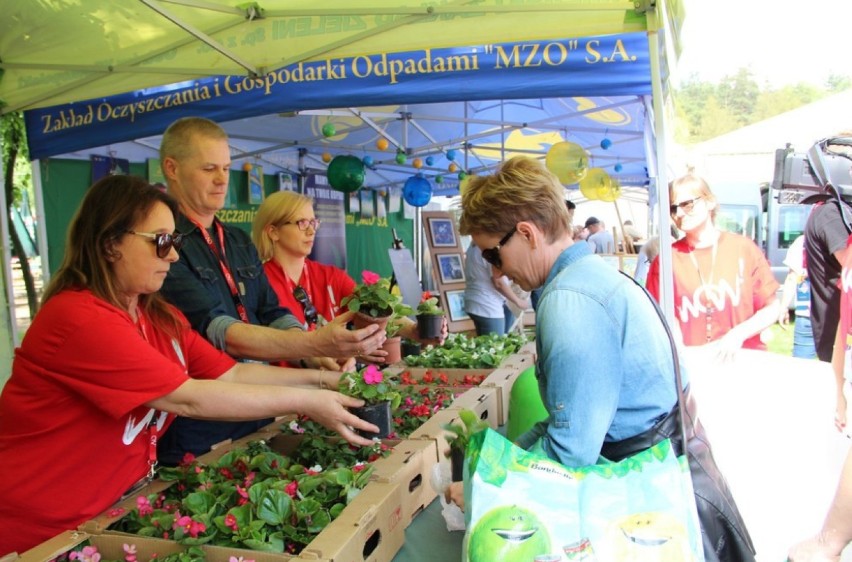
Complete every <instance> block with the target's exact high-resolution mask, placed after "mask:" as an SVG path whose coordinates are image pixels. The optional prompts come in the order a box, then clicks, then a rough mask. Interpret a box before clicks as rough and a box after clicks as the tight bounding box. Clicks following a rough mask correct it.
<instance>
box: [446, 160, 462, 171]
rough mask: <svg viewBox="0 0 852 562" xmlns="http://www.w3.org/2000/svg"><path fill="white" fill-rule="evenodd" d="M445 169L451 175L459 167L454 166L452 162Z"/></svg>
mask: <svg viewBox="0 0 852 562" xmlns="http://www.w3.org/2000/svg"><path fill="white" fill-rule="evenodd" d="M447 169H448V170H449V171H450V173H453V172H455V171H456V170H458V169H459V167H458V166H457V165H456V163H455V162H453V163H451V164H450V165H449V166H447Z"/></svg>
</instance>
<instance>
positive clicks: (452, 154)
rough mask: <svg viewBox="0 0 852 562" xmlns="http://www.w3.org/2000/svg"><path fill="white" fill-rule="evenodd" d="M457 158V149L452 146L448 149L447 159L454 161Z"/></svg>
mask: <svg viewBox="0 0 852 562" xmlns="http://www.w3.org/2000/svg"><path fill="white" fill-rule="evenodd" d="M455 159H456V151H455V150H453V149H452V148H451V149H450V150H448V151H447V160H449V161H450V162H452V161H453V160H455Z"/></svg>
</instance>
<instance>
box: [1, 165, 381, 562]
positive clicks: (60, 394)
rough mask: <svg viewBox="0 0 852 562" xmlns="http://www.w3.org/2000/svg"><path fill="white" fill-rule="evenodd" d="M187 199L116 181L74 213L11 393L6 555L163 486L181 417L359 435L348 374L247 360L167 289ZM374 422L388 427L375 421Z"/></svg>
mask: <svg viewBox="0 0 852 562" xmlns="http://www.w3.org/2000/svg"><path fill="white" fill-rule="evenodd" d="M177 212H178V209H177V204H176V203H175V201H174V200H173V199H172V198H171V197H170V196H168V195H166V194H165V193H163V192H162V191H160V190H158V189H156V188H154V187H152V186H150V185H148V183H147V182H146V181H145V180H144V179H142V178H138V177H134V176H126V175H118V176H107V177H105V178H103V179H101V180H100V181H98V182H96V183H95V184H94V185H93V186H92V187H91V188H90V189H89V190H88V191H87V193H86V195H85V197H84V198H83V201H82V203H81V205H80V208H79V209H78V211H77V213H76V215H75V216H74V218H73V219H72V220H71V223H70V226H69V230H68V237H67V242H66V244H67V247H66V252H65V258H64V260H63V262H62V265H61V266H60V268H59V270H58V271H56V273H55V274H54V276H53V278H52V279H51V282H50V284H49V285H48V287H47V289H46V290H45V293H44V299H43V304H42V307H41V310H39V312H38V314H36V316H35V318H34V319H33V323H32V325H31V326H30V328H29V329H28V330H27V333H26V335H25V336H24V339H23V342H22V343H21V346H20V348H18V349H17V350H16V352H15V358H14V361H13V363H12V375H11V378H10V379H9V381H8V382H7V383H6V385H5V388H4V389H3V392H2V394H0V495H2V498H3V500H2V501H0V521H3V524H2V525H0V556H2V555H5V554H6V553H9V552H12V551H17V552H19V553H21V552H24V551H26V550H28V549H30V548H32V547H35V546H36V545H38V544H39V543H41V542H43V541H45V540H47V539H49V538H51V537H53V536H55V535H57V534H59V533H61V532H62V531H66V530H69V529H76V528H78V526H79V525H81V524H82V523H84V522H85V521H87V520H89V519H91V518H93V517H95V516H96V515H98V514H99V513H101V512H103V511H105V510H107V509H108V508H109V507H110V506H111V505H113V504H114V503H115V502H116V501H118V500H119V499H120V498H121V497H122V495H123V494H125V493H126V492H127V491H128V490H130V489H131V488H134V487H136V485H140V484H144V483H147V482H148V481H150V479H151V477H153V475H154V470H155V468H156V465H157V463H156V459H155V457H154V455H153V453H154V452H155V449H156V442H157V438H158V435H160V434H161V433H162V432H163V431H165V430H166V429H167V428H168V426H169V424H170V423H172V421H173V420H174V419H175V416H193V417H197V418H200V419H227V420H245V419H253V418H256V417H258V416H277V415H284V414H307V415H309V416H310V417H311V418H312V419H314V420H316V421H317V422H319V423H321V424H322V425H324V426H326V427H328V428H330V429H332V430H334V431H337V432H339V433H340V435H341V436H343V437H344V438H346V439H347V440H349V441H350V442H351V443H354V444H360V445H369V444H370V441H369V440H367V439H364V438H362V437H359V436H358V435H356V434H355V433H354V432H353V431H352V429H351V428H352V427H354V428H362V429H365V430H368V431H369V429H368V427H370V426H372V424H368V423H366V422H364V421H362V420H360V419H359V418H357V417H355V416H354V415H352V414H351V413H350V412H349V411H348V410H347V408H348V407H353V406H359V405H362V404H363V402H362V401H361V400H356V399H353V398H350V397H348V396H343V395H342V394H338V393H337V392H332V391H329V390H320V389H319V387H320V386H323V385H332V386H335V387H336V385H337V378H338V376H339V374H338V373H333V372H330V371H327V372H321V371H315V370H298V371H295V370H285V369H280V368H274V367H269V366H264V365H258V364H250V363H237V362H235V361H234V360H233V359H232V358H231V357H229V356H228V355H226V354H225V353H222V352H221V351H219V350H217V349H215V348H214V347H213V346H212V345H210V344H209V343H208V342H207V341H206V340H205V339H204V338H202V337H201V336H199V334H198V333H197V332H195V331H193V330H192V329H191V328H190V327H189V325H188V323H187V321H186V319H185V318H184V316H183V315H182V314H181V313H180V312H179V311H178V310H177V309H176V308H174V307H173V306H171V305H169V304H167V303H166V301H165V300H164V299H163V298H162V297H161V296H160V295H159V294H158V293H157V291H158V289H159V288H160V286H161V285H162V283H163V279H165V277H166V273H167V272H168V271H169V268H170V266H172V265H173V264H174V263H175V262H176V261H177V260H178V249H179V248H180V246H181V244H182V243H183V237H182V236H181V235H180V234H179V233H177V232H175V215H176V214H177ZM373 427H374V426H373Z"/></svg>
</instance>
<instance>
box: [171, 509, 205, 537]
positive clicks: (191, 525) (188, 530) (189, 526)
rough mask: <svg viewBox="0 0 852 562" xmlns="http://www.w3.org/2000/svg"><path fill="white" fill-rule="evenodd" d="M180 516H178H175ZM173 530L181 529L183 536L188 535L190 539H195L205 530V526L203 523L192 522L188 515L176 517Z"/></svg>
mask: <svg viewBox="0 0 852 562" xmlns="http://www.w3.org/2000/svg"><path fill="white" fill-rule="evenodd" d="M177 515H180V514H177ZM172 528H173V529H182V530H183V532H184V534H186V535H189V536H190V537H192V538H194V539H197V538H198V535H200V534H201V533H203V532H204V531H206V530H207V526H206V525H205V524H204V523H199V522H198V521H193V520H192V517H190V516H189V515H184V516H183V517H178V518H177V519H176V520H175V524H174V525H173V527H172Z"/></svg>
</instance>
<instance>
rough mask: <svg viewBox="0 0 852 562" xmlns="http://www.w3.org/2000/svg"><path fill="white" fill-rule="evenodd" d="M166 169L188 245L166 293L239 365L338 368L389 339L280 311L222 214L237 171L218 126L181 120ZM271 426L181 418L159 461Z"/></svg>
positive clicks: (253, 256) (166, 137)
mask: <svg viewBox="0 0 852 562" xmlns="http://www.w3.org/2000/svg"><path fill="white" fill-rule="evenodd" d="M160 164H161V166H162V169H163V175H164V176H165V178H166V182H167V183H168V187H169V193H171V194H172V195H173V196H174V197H175V199H177V201H178V204H179V205H180V215H179V216H178V220H177V230H178V232H179V233H180V234H181V235H182V236H183V240H184V244H183V247H182V248H181V252H180V260H179V261H177V262H176V263H175V264H173V266H172V267H171V269H170V270H169V274H168V275H167V276H166V280H165V283H164V284H163V289H162V293H163V295H164V296H165V297H166V298H167V299H168V300H169V301H171V302H172V303H173V304H174V305H175V306H177V307H178V308H179V309H180V310H181V312H183V313H184V315H185V316H186V317H187V319H188V320H189V322H190V325H191V326H192V327H193V329H194V330H196V331H197V332H198V333H199V334H201V335H203V336H204V337H205V338H207V340H208V341H210V343H212V344H213V345H214V346H215V347H216V348H217V349H221V350H223V351H225V352H226V353H228V354H230V355H231V356H233V357H235V358H238V359H239V360H254V361H296V362H299V361H305V362H306V365H309V366H314V367H323V368H325V369H331V370H337V369H340V365H339V364H338V362H337V361H336V360H335V359H342V360H345V359H348V358H350V357H353V356H355V355H363V354H364V353H370V352H372V351H373V350H375V349H377V348H378V347H379V346H381V344H382V343H383V342H384V340H385V333H384V331H382V330H380V329H379V328H378V327H377V326H369V327H366V328H363V329H361V330H357V331H349V330H347V328H346V323H347V322H348V321H349V319H350V318H351V317H352V314H341V315H340V316H338V317H337V318H335V319H334V321H332V322H331V323H330V324H329V325H328V326H325V327H324V328H321V329H319V330H315V331H313V332H306V331H304V330H303V328H302V325H301V323H300V322H299V321H298V320H297V319H296V318H295V317H294V316H293V315H292V314H291V313H290V311H288V310H287V309H285V308H282V307H281V306H279V303H278V297H277V296H276V295H275V292H274V291H273V290H272V288H271V287H270V286H269V281H268V279H267V278H266V274H265V273H264V271H263V266H262V265H261V263H260V259H259V258H258V257H257V251H256V250H255V248H254V245H253V244H252V243H251V239H250V237H249V235H248V234H246V233H245V232H243V231H242V230H240V229H238V228H235V227H231V226H228V225H225V224H223V223H222V222H220V221H219V220H218V219H217V218H216V212H217V211H219V210H220V209H222V207H223V206H224V205H225V197H226V196H227V193H228V179H229V175H230V168H231V154H230V148H229V147H228V136H227V134H226V133H225V131H224V130H223V129H222V128H221V127H220V126H219V125H217V124H216V123H214V122H213V121H210V120H208V119H203V118H199V117H185V118H182V119H178V120H177V121H175V122H174V123H172V124H171V125H170V126H169V127H168V128H167V129H166V132H165V133H164V134H163V139H162V143H161V145H160ZM333 358H334V359H333ZM270 422H271V420H269V419H259V420H257V421H254V422H239V423H231V422H213V421H202V420H195V419H187V418H180V419H178V420H177V421H176V422H175V423H174V424H172V427H171V428H170V429H169V431H168V432H167V434H166V435H164V436H163V438H162V439H161V440H160V447H159V451H158V454H159V455H160V462H161V463H164V464H177V463H178V462H180V460H181V458H183V455H184V453H186V452H190V453H192V454H195V455H198V454H202V453H205V452H207V451H208V450H209V449H210V448H211V447H212V446H213V445H215V444H216V443H219V442H221V441H224V440H226V439H237V438H239V437H243V436H245V435H247V434H249V433H252V432H254V431H257V429H259V428H260V427H262V426H263V425H266V424H268V423H270Z"/></svg>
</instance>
